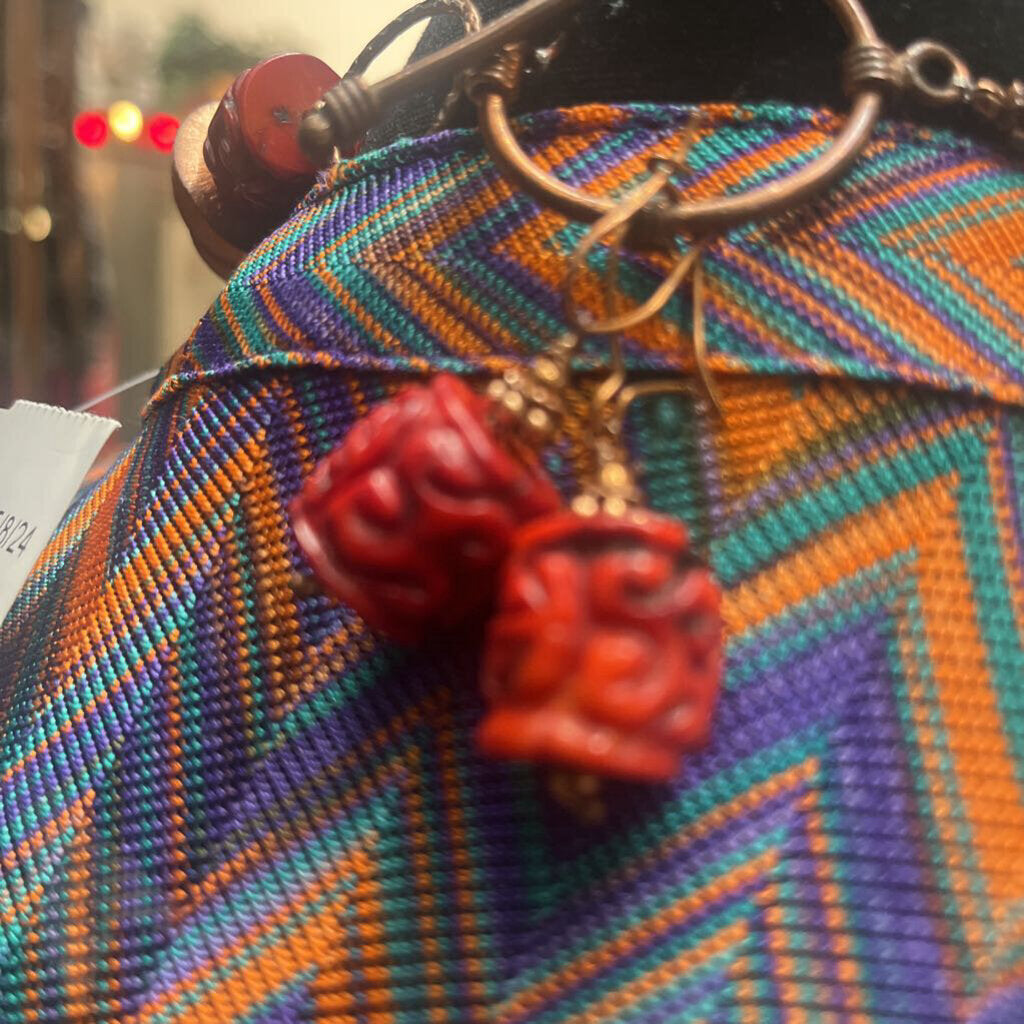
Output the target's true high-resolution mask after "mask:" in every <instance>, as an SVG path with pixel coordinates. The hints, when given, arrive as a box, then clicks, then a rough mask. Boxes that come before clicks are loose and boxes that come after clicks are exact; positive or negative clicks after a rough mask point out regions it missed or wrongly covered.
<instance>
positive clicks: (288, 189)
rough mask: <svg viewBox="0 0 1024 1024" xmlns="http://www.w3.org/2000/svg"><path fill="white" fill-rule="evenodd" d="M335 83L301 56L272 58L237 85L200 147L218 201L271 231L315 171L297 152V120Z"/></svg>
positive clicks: (315, 62) (334, 78)
mask: <svg viewBox="0 0 1024 1024" xmlns="http://www.w3.org/2000/svg"><path fill="white" fill-rule="evenodd" d="M339 81H340V79H339V77H338V75H337V74H336V73H335V72H334V71H333V70H332V69H331V68H330V67H329V66H328V65H327V64H325V63H324V62H323V61H322V60H320V59H318V58H317V57H311V56H309V55H308V54H304V53H285V54H281V55H280V56H277V57H271V58H269V59H268V60H265V61H262V62H261V63H259V64H257V65H256V66H255V67H251V68H249V69H248V70H247V71H244V72H242V74H241V75H239V76H238V78H236V79H235V81H234V82H233V83H232V84H231V87H230V88H229V89H228V91H227V92H226V93H225V94H224V98H223V99H222V100H221V102H220V106H218V108H217V111H216V113H215V114H214V116H213V120H212V121H211V122H210V128H209V131H208V133H207V138H206V143H205V145H204V147H203V156H204V159H205V161H206V166H207V167H208V168H209V170H210V173H211V174H212V175H213V178H214V181H216V183H217V190H218V192H219V193H220V196H221V199H222V201H223V202H225V203H227V204H229V205H232V206H234V207H236V208H237V210H238V211H239V212H242V211H248V213H249V215H250V216H251V217H253V218H257V219H258V218H260V217H263V218H266V219H267V224H268V225H269V226H271V227H272V226H274V225H273V221H274V220H275V219H278V218H280V217H281V216H282V215H283V213H286V212H287V211H288V210H289V209H290V208H291V206H293V205H294V203H295V202H296V201H297V200H298V199H299V198H300V197H301V196H302V194H303V192H305V191H306V190H308V189H309V187H310V186H311V185H312V184H313V181H314V179H315V177H316V172H317V170H318V168H317V167H316V165H315V164H313V163H311V162H310V161H309V158H308V157H307V156H306V155H305V153H304V152H303V151H302V148H301V147H300V145H299V125H300V123H301V121H302V115H303V114H304V113H305V112H306V111H307V110H309V109H310V108H311V107H312V106H313V105H314V104H315V103H317V101H318V100H320V98H321V97H322V96H323V94H324V93H325V92H327V90H328V89H330V88H331V87H332V86H334V85H336V84H337V83H338V82H339Z"/></svg>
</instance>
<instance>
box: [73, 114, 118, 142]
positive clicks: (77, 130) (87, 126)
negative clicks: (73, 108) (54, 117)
mask: <svg viewBox="0 0 1024 1024" xmlns="http://www.w3.org/2000/svg"><path fill="white" fill-rule="evenodd" d="M71 130H72V132H73V133H74V136H75V138H76V139H77V140H78V141H79V142H80V143H81V144H82V145H83V146H87V147H88V148H89V149H97V148H99V147H100V146H102V145H103V144H104V143H105V142H106V141H107V137H108V136H109V134H110V128H109V126H108V125H107V116H106V114H104V113H103V111H101V110H83V111H82V113H80V114H79V115H78V116H77V117H76V118H75V120H74V122H73V123H72V125H71Z"/></svg>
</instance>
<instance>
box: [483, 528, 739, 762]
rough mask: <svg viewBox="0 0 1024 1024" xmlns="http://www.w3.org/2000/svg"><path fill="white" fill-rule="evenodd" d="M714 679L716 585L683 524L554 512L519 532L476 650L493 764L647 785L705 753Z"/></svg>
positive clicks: (717, 664)
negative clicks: (507, 761) (553, 767)
mask: <svg viewBox="0 0 1024 1024" xmlns="http://www.w3.org/2000/svg"><path fill="white" fill-rule="evenodd" d="M720 673H721V617H720V611H719V591H718V587H717V586H716V584H715V583H714V581H713V580H712V578H711V575H710V573H709V572H708V570H707V569H706V568H704V567H702V566H701V565H699V564H698V563H697V562H696V560H695V559H694V558H693V556H692V555H691V554H690V550H689V543H688V538H687V534H686V530H685V528H684V527H683V526H682V525H681V524H680V523H678V522H676V521H675V520H672V519H668V518H665V517H662V516H656V515H653V514H651V513H646V512H645V513H638V514H635V515H631V516H625V517H618V516H611V515H606V514H600V515H597V516H593V517H582V516H578V515H576V514H574V513H571V512H560V513H557V514H555V515H553V516H549V517H546V518H544V519H541V520H537V521H535V522H533V523H530V524H528V525H526V526H524V527H523V528H522V529H521V530H519V531H518V533H517V535H516V539H515V544H514V547H513V550H512V553H511V555H510V557H509V561H508V563H507V565H506V568H505V571H504V574H503V582H502V584H501V588H500V595H499V605H498V610H497V612H496V613H495V616H494V618H493V619H492V621H491V625H490V630H489V634H488V639H487V647H486V651H485V655H484V665H483V685H484V694H485V696H486V698H487V699H488V701H489V702H490V708H489V710H488V713H487V715H486V717H485V719H484V721H483V723H482V724H481V726H480V729H479V732H478V743H479V747H480V749H481V750H482V751H483V752H484V753H486V754H488V755H491V756H493V757H500V758H511V759H517V760H525V761H538V762H549V763H554V764H559V765H563V766H568V767H570V768H573V769H578V770H581V771H584V772H591V773H597V774H601V775H607V776H613V777H619V778H626V779H637V780H647V781H668V780H670V779H672V778H673V777H675V776H676V775H677V774H678V772H679V768H680V765H681V760H682V755H683V754H684V753H685V752H686V751H689V750H693V749H695V748H697V747H699V746H701V745H703V744H704V743H705V742H706V741H707V738H708V735H709V732H710V728H711V716H712V712H713V709H714V705H715V700H716V696H717V692H718V685H719V676H720Z"/></svg>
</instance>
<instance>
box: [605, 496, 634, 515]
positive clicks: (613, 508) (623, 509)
mask: <svg viewBox="0 0 1024 1024" xmlns="http://www.w3.org/2000/svg"><path fill="white" fill-rule="evenodd" d="M604 510H605V512H607V513H608V515H610V516H616V517H621V516H624V515H625V514H626V513H627V512H628V511H629V505H627V504H626V502H625V501H624V500H623V499H622V498H606V499H605V503H604Z"/></svg>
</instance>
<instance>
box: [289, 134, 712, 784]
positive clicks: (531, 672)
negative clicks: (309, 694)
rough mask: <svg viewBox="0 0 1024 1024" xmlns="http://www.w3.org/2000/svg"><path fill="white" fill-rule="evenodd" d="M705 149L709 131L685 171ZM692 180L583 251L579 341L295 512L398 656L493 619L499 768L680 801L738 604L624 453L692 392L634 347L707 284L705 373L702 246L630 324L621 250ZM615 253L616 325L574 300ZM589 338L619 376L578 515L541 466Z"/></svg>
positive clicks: (490, 675)
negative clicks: (649, 790) (586, 277)
mask: <svg viewBox="0 0 1024 1024" xmlns="http://www.w3.org/2000/svg"><path fill="white" fill-rule="evenodd" d="M693 135H694V126H691V130H690V131H689V132H688V134H687V138H686V141H685V143H684V146H683V149H682V153H681V156H685V154H686V152H687V151H688V149H689V146H690V145H691V144H692V139H693ZM680 163H681V159H676V160H673V161H666V160H659V161H656V162H655V163H654V165H653V168H652V170H653V173H652V175H651V177H650V179H649V180H648V181H647V182H645V183H644V185H642V186H641V187H640V188H639V189H637V190H635V191H634V193H632V194H631V195H630V196H629V197H627V199H626V200H625V201H624V202H623V203H622V204H620V205H619V206H618V207H617V208H616V209H615V210H613V211H612V212H611V213H609V214H607V215H606V216H605V217H604V218H602V219H601V221H599V222H598V223H597V224H595V225H594V227H593V228H592V229H591V230H590V231H589V232H588V234H587V236H586V237H585V238H584V240H583V242H582V243H581V244H580V246H579V247H578V249H577V251H576V253H575V254H574V257H573V261H572V264H571V266H570V272H569V274H568V275H567V281H566V295H567V301H566V306H567V316H568V319H569V321H570V323H571V324H572V326H573V330H572V331H571V332H570V333H568V334H566V335H564V336H563V337H562V338H560V339H559V340H558V341H556V342H555V343H554V344H553V345H552V346H551V348H550V349H549V350H548V352H547V353H545V354H544V355H543V356H541V357H539V358H537V359H535V360H534V361H533V362H532V363H531V364H530V365H529V366H528V367H526V368H523V369H512V370H509V371H507V372H506V373H505V374H504V375H503V376H502V377H501V378H500V379H498V380H496V381H493V382H492V384H491V385H490V387H489V388H488V390H487V393H486V395H479V394H477V393H475V392H474V391H473V390H471V389H470V388H469V387H468V386H467V385H466V384H465V383H464V382H463V381H461V380H459V379H457V378H455V377H453V376H451V375H441V376H439V377H437V378H435V379H433V380H432V381H431V382H430V383H429V384H427V385H424V386H420V387H414V388H410V389H409V390H407V391H405V392H403V393H402V394H401V395H399V396H398V397H397V398H395V399H393V400H392V401H390V402H387V403H385V404H383V405H381V406H379V407H378V408H377V409H375V410H374V411H373V412H371V413H370V415H369V416H367V417H366V418H364V419H363V420H361V421H360V422H359V423H358V424H356V426H355V427H353V429H352V430H351V431H350V432H349V434H348V436H347V437H346V438H345V440H344V441H343V442H342V443H341V444H340V445H339V446H338V448H336V449H335V450H334V451H333V452H332V453H331V454H329V455H328V456H327V458H326V459H324V460H323V462H322V463H321V464H320V465H319V466H318V467H317V468H316V470H315V471H314V473H313V474H312V476H311V477H310V478H309V480H308V481H307V482H306V484H305V486H304V487H303V489H302V491H301V493H300V494H299V496H298V497H297V498H296V499H295V501H294V503H293V506H292V519H293V524H294V528H295V535H296V538H297V540H298V543H299V546H300V548H301V549H302V551H303V552H304V554H305V555H306V557H307V559H308V561H309V563H310V565H311V567H312V569H313V572H314V574H315V575H316V577H317V579H318V580H319V581H320V583H321V585H322V586H323V587H324V588H325V589H326V590H327V591H328V592H329V593H331V594H332V595H333V596H334V597H336V598H338V599H339V600H341V601H343V602H345V603H346V604H348V605H349V606H351V607H352V608H354V609H355V610H356V611H357V612H359V614H360V615H361V616H362V617H363V618H364V620H365V621H366V622H367V623H368V624H369V625H371V626H373V627H375V628H377V629H380V630H381V631H383V632H385V633H387V634H389V635H390V636H392V637H393V638H395V639H397V640H399V641H401V642H404V643H407V644H408V643H417V642H420V641H422V640H423V639H424V638H425V637H427V636H428V635H432V634H434V633H436V632H438V631H442V630H454V629H457V628H458V627H459V626H462V625H465V624H466V623H467V622H468V621H471V620H473V619H479V618H480V617H481V615H486V614H488V613H490V620H489V623H488V626H487V633H486V641H485V649H484V654H483V660H482V688H483V692H484V695H485V698H486V700H487V702H488V705H489V706H488V710H487V712H486V714H485V717H484V719H483V721H482V722H481V724H480V726H479V730H478V735H477V739H478V745H479V748H480V749H481V751H482V752H483V753H485V754H488V755H490V756H494V757H499V758H508V759H515V760H521V761H527V762H537V763H545V764H549V765H555V766H558V767H561V768H567V769H569V770H571V771H573V772H583V773H588V774H594V775H597V776H609V777H616V778H625V779H632V780H643V781H650V782H663V781H669V780H671V779H672V778H674V777H675V776H676V775H677V774H678V772H679V769H680V765H681V759H682V756H683V755H684V754H685V753H686V752H688V751H690V750H693V749H695V748H696V747H699V746H700V745H702V744H703V743H705V742H706V740H707V738H708V734H709V731H710V723H711V715H712V711H713V708H714V704H715V698H716V695H717V690H718V683H719V676H720V672H721V653H720V650H721V618H720V613H719V592H718V588H717V586H716V584H715V583H714V582H713V580H712V578H711V575H710V573H709V571H708V570H707V569H706V568H705V567H704V566H703V565H702V564H701V563H700V562H699V560H698V559H697V558H696V557H695V556H694V555H693V553H692V552H691V550H690V545H689V539H688V536H687V532H686V529H685V527H684V526H683V525H682V524H681V523H679V522H677V521H676V520H674V519H670V518H667V517H665V516H661V515H658V514H656V513H654V512H652V511H651V510H649V509H647V508H644V507H643V506H642V504H641V495H640V491H639V488H638V487H637V485H636V482H635V480H634V476H633V473H632V471H631V469H630V464H629V459H628V456H627V453H626V451H625V447H624V444H623V441H622V434H623V424H624V420H625V415H626V411H627V409H628V407H629V405H630V404H631V403H632V402H633V401H634V400H635V399H636V398H637V397H639V396H640V395H643V394H650V393H653V392H655V391H678V390H680V389H681V385H680V383H679V382H675V381H667V382H660V381H658V382H647V383H645V384H638V385H632V386H630V385H628V383H627V379H626V373H625V369H624V360H623V354H622V347H621V342H620V340H619V339H620V336H621V332H622V331H624V330H627V329H629V328H630V327H633V326H636V325H637V324H640V323H642V322H644V321H646V320H648V319H650V318H651V317H653V316H656V315H657V314H658V313H659V312H660V311H661V310H662V309H663V308H664V306H665V304H666V303H667V302H668V301H669V299H670V298H671V296H672V295H673V294H674V292H675V291H676V290H677V289H678V287H679V286H680V285H681V284H682V283H683V282H684V281H685V280H686V279H687V278H688V277H691V276H692V277H693V280H694V287H695V315H694V327H695V348H696V350H697V354H698V364H699V366H700V367H701V370H702V373H703V329H702V328H703V311H702V309H700V310H699V311H698V309H697V303H696V300H697V299H699V298H700V295H699V294H697V293H698V292H699V291H700V289H701V277H700V274H701V270H700V249H699V247H694V248H692V249H691V250H690V252H689V253H687V254H686V255H685V256H684V257H682V258H681V259H680V260H679V262H678V263H677V264H676V266H675V267H674V268H673V270H672V271H671V272H670V274H669V275H668V277H667V278H666V280H665V282H664V283H663V284H662V285H661V286H659V288H658V289H657V290H656V292H655V293H654V294H653V295H652V297H651V298H650V299H649V300H647V301H646V302H645V303H644V304H643V305H641V306H639V307H637V308H636V309H634V310H632V311H630V312H628V313H624V314H620V315H613V311H612V308H611V307H612V304H613V296H614V294H615V291H616V285H617V282H616V280H615V277H616V270H617V264H618V258H617V253H618V249H619V247H620V246H621V245H622V244H623V242H624V241H626V242H629V241H633V240H634V239H635V238H636V237H637V233H638V232H640V231H642V230H643V226H644V211H645V210H646V209H647V208H648V204H649V203H650V202H652V201H655V200H657V199H658V198H659V197H660V196H661V195H662V194H663V193H664V192H665V191H666V190H667V189H668V188H669V185H668V182H669V177H670V175H671V174H672V173H673V172H674V171H676V170H678V168H679V165H680ZM605 239H611V240H612V242H613V245H612V248H611V249H610V250H609V261H608V273H607V281H608V295H609V309H608V316H607V317H606V319H605V320H604V321H602V322H596V321H590V320H584V319H583V318H582V316H581V314H580V313H579V311H578V309H577V308H576V306H575V303H574V302H573V300H572V286H573V284H574V282H575V280H576V277H577V275H578V274H579V272H580V270H581V269H582V267H583V266H584V264H585V263H586V260H587V256H588V255H589V253H590V252H591V250H592V249H593V248H594V247H595V246H596V245H597V244H598V243H600V242H601V241H603V240H605ZM584 335H607V336H609V337H611V338H612V343H611V349H612V354H613V358H612V366H611V372H610V375H609V377H608V378H607V379H606V380H605V381H603V382H602V383H601V384H600V385H599V386H598V387H597V388H596V390H595V392H594V397H593V401H592V406H591V417H590V428H589V432H588V433H589V436H588V442H589V443H588V448H589V450H590V454H591V456H592V467H591V469H590V471H589V473H588V474H587V478H586V480H585V481H584V485H583V489H582V491H581V493H580V494H579V495H578V496H577V497H576V498H575V500H573V501H572V502H571V504H570V505H568V506H566V505H565V504H564V503H563V502H562V499H561V497H560V495H559V494H558V492H557V490H556V489H555V487H554V485H553V484H552V482H551V481H550V479H549V478H548V476H547V474H546V473H545V472H544V470H543V468H542V466H541V463H540V460H539V458H538V455H537V452H538V450H539V449H540V448H542V447H543V446H544V445H546V444H548V443H550V441H551V440H552V439H553V437H554V436H555V435H557V433H558V431H559V429H560V427H561V421H562V412H563V395H564V393H565V391H566V389H567V388H568V386H569V383H570V379H571V376H572V368H571V362H572V358H573V356H574V354H575V353H576V350H577V348H578V345H579V341H580V339H581V337H583V336H584ZM712 394H713V392H712Z"/></svg>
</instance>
